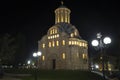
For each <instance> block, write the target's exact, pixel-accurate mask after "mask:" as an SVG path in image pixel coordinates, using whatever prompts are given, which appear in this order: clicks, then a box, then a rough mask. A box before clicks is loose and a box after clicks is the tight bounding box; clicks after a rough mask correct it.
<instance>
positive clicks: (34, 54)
mask: <svg viewBox="0 0 120 80" xmlns="http://www.w3.org/2000/svg"><path fill="white" fill-rule="evenodd" d="M41 55H42V53H41V52H40V51H39V52H37V53H33V57H35V58H36V62H35V63H36V69H35V80H37V71H38V70H37V68H38V61H39V57H40V56H41Z"/></svg>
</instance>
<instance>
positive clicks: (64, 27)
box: [55, 22, 81, 39]
mask: <svg viewBox="0 0 120 80" xmlns="http://www.w3.org/2000/svg"><path fill="white" fill-rule="evenodd" d="M55 26H56V27H58V29H59V31H60V32H65V33H67V34H69V35H70V34H71V33H73V32H74V31H75V30H77V28H76V27H75V26H73V25H72V24H69V23H65V22H61V23H58V24H55ZM77 31H78V30H77ZM76 38H80V39H81V37H80V36H76Z"/></svg>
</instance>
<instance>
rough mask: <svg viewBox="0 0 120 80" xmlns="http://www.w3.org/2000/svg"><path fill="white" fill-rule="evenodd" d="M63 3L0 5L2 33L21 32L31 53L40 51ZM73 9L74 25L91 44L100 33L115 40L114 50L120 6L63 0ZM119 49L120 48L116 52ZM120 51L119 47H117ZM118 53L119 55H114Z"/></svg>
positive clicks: (102, 0) (112, 0)
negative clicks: (38, 49) (39, 42)
mask: <svg viewBox="0 0 120 80" xmlns="http://www.w3.org/2000/svg"><path fill="white" fill-rule="evenodd" d="M60 1H61V0H42V1H41V0H38V1H35V0H28V1H27V0H23V1H22V0H16V1H13V0H9V1H5V0H3V1H2V2H0V3H1V5H0V34H2V33H10V34H16V33H18V32H20V33H22V34H24V35H25V36H26V39H27V43H28V45H29V49H28V50H29V51H28V52H29V54H32V51H34V50H37V41H38V40H39V39H41V37H42V36H43V35H45V34H46V33H47V30H48V29H49V28H50V27H51V26H52V25H54V10H55V9H56V8H58V7H59V6H60V5H61V4H60ZM63 1H64V5H65V6H67V7H68V8H69V9H71V11H72V12H71V24H73V25H75V26H76V28H77V29H78V30H79V33H80V35H81V37H82V38H83V39H85V40H87V41H88V43H89V47H90V49H92V48H91V44H90V42H91V40H92V39H94V38H95V37H96V33H98V32H101V33H102V34H103V35H104V36H110V37H111V38H112V44H111V45H110V46H112V47H111V49H112V48H116V44H118V41H119V40H120V29H119V26H120V5H119V2H118V1H117V0H63ZM113 50H116V49H113ZM117 50H118V48H117ZM114 53H116V52H114Z"/></svg>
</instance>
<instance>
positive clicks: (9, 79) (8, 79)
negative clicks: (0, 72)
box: [0, 76, 21, 80]
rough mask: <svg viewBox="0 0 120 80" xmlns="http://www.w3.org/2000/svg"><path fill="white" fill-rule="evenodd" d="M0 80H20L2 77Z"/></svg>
mask: <svg viewBox="0 0 120 80" xmlns="http://www.w3.org/2000/svg"><path fill="white" fill-rule="evenodd" d="M0 80H21V79H17V78H12V77H8V76H4V77H3V78H2V79H0Z"/></svg>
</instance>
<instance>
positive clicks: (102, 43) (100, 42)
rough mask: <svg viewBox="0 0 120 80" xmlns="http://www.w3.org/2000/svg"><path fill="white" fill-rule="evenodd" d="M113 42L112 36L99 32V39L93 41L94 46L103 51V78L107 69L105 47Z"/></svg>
mask: <svg viewBox="0 0 120 80" xmlns="http://www.w3.org/2000/svg"><path fill="white" fill-rule="evenodd" d="M110 43H111V38H110V37H102V35H101V33H97V39H95V40H93V41H92V43H91V44H92V46H94V47H97V48H98V49H100V51H101V57H102V73H103V78H104V79H106V78H105V69H104V54H103V49H104V48H105V47H106V45H107V44H110Z"/></svg>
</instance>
